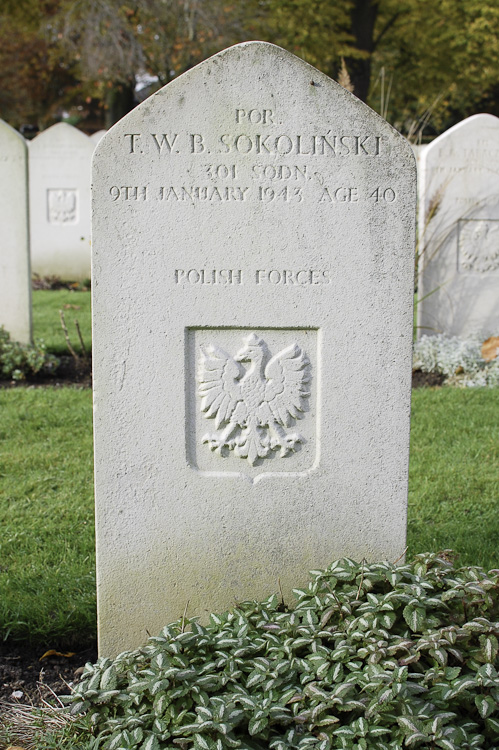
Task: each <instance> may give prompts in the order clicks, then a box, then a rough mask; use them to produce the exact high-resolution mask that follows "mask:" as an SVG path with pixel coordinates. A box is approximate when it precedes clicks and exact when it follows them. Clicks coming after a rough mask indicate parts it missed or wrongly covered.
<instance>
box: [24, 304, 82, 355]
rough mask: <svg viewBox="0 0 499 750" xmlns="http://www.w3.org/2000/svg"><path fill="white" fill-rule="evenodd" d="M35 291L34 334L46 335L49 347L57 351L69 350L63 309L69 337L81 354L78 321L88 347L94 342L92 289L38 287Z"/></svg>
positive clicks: (45, 339) (35, 335)
mask: <svg viewBox="0 0 499 750" xmlns="http://www.w3.org/2000/svg"><path fill="white" fill-rule="evenodd" d="M32 294H33V298H32V299H33V336H34V338H35V339H43V340H44V342H45V344H46V345H47V349H48V350H49V351H50V352H53V353H54V354H69V353H70V352H69V349H68V346H67V343H66V339H65V337H64V332H63V329H62V325H61V317H60V310H62V311H63V313H64V318H65V321H66V327H67V329H68V333H69V338H70V341H71V344H72V346H73V348H74V349H75V351H77V352H78V353H79V354H81V346H80V342H79V339H78V332H77V330H76V326H75V323H74V321H75V320H77V321H78V324H79V326H80V331H81V335H82V338H83V342H84V344H85V348H86V349H87V351H90V349H91V346H92V328H91V320H90V292H77V291H70V290H69V289H56V290H45V289H37V290H36V291H33V292H32Z"/></svg>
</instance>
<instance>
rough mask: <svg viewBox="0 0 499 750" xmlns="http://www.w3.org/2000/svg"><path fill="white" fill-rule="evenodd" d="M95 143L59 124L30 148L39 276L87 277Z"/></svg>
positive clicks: (35, 267) (34, 264) (33, 237)
mask: <svg viewBox="0 0 499 750" xmlns="http://www.w3.org/2000/svg"><path fill="white" fill-rule="evenodd" d="M94 148H95V143H94V142H93V141H92V140H91V139H90V138H89V137H88V136H87V135H85V133H82V132H81V131H80V130H78V129H77V128H74V127H73V126H72V125H68V124H67V123H63V122H61V123H58V124H57V125H53V126H52V127H51V128H48V129H47V130H45V131H43V132H42V133H40V135H37V136H36V138H34V139H33V140H32V141H31V142H30V145H29V170H30V213H31V262H32V270H33V271H34V273H37V274H39V275H40V276H59V277H60V278H62V279H67V280H81V279H86V278H89V277H90V174H91V161H92V154H93V151H94Z"/></svg>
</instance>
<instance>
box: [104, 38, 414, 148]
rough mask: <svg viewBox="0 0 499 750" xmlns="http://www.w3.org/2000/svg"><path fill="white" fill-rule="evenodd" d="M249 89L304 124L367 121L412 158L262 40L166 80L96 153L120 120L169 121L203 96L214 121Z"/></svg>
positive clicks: (360, 106) (367, 114)
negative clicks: (277, 103) (283, 106)
mask: <svg viewBox="0 0 499 750" xmlns="http://www.w3.org/2000/svg"><path fill="white" fill-rule="evenodd" d="M221 89H223V92H224V93H223V94H222V93H220V92H221ZM249 91H251V93H252V95H253V101H255V99H254V97H255V95H258V94H260V96H261V97H262V101H263V100H265V101H267V102H268V101H270V100H272V98H273V99H274V100H277V99H278V98H279V99H280V100H281V101H284V102H286V105H287V106H288V108H289V107H292V108H293V107H294V109H295V111H296V115H297V118H298V117H299V116H300V114H301V113H306V114H304V116H305V117H308V118H309V121H310V124H312V123H313V122H314V120H317V119H320V120H321V121H323V120H324V118H328V117H329V118H330V120H331V124H332V126H333V123H334V121H335V120H336V121H338V120H339V119H340V118H341V121H342V122H345V123H346V122H347V121H349V123H350V124H351V125H352V126H355V127H360V128H361V127H362V125H363V124H365V123H366V120H369V122H370V123H375V125H376V128H377V131H379V132H380V134H381V132H383V134H385V135H386V136H387V137H389V138H394V139H397V140H398V143H397V148H398V151H399V154H401V153H404V152H406V155H407V158H408V159H410V160H412V159H413V153H412V149H411V147H410V145H409V143H408V142H407V140H406V139H405V138H404V137H403V136H402V135H401V134H400V133H399V132H398V131H397V130H395V128H393V127H392V126H391V125H390V124H389V123H387V122H386V120H384V119H383V118H382V117H381V115H379V114H378V113H377V112H375V111H374V110H372V109H371V108H370V107H369V106H368V105H367V104H365V103H364V102H363V101H361V100H360V99H358V98H357V97H356V96H354V94H352V93H351V92H349V91H347V90H346V89H344V88H343V87H342V86H340V84H339V83H337V82H336V81H334V80H332V79H331V78H329V77H328V76H327V75H325V74H324V73H322V72H321V71H319V70H317V69H316V68H314V67H313V66H312V65H310V64H309V63H307V62H305V61H304V60H302V59H301V58H299V57H297V56H296V55H294V54H292V53H291V52H288V51H287V50H285V49H283V48H282V47H279V46H277V45H275V44H271V43H269V42H262V41H251V42H242V43H241V44H236V45H234V46H232V47H228V48H227V49H225V50H222V51H221V52H218V53H217V54H216V55H213V56H212V57H210V58H208V59H206V60H204V61H203V62H201V63H199V64H198V65H196V66H195V67H193V68H191V69H190V70H188V71H186V72H185V73H183V74H182V75H180V76H179V77H178V78H175V79H174V80H173V81H171V82H170V83H168V84H166V86H164V87H163V88H162V89H160V90H159V91H156V92H155V93H154V94H152V95H151V96H150V97H148V98H147V99H146V100H145V101H143V102H142V103H141V104H139V105H138V106H137V107H136V108H135V109H133V110H132V111H131V112H129V113H128V114H127V115H125V117H124V118H122V120H120V121H119V122H118V123H116V124H115V125H114V126H113V127H112V128H111V129H110V130H108V131H107V133H106V134H105V135H104V136H103V138H102V139H101V140H100V141H99V143H98V145H97V147H96V151H95V154H96V157H97V156H98V154H99V153H101V152H103V151H105V150H106V144H107V143H108V142H109V141H110V139H112V138H113V136H114V134H115V133H116V130H115V129H116V128H118V129H119V128H120V127H122V126H123V125H125V124H126V127H127V128H129V129H131V128H133V127H134V123H141V124H144V122H147V120H148V119H149V117H151V120H152V119H153V118H157V116H158V113H160V112H161V111H163V112H164V116H165V117H167V118H168V121H169V122H171V113H172V112H173V111H175V112H176V113H178V112H182V110H184V111H187V110H189V109H191V108H192V109H194V108H195V106H196V104H197V103H199V106H200V107H201V106H202V105H201V102H206V101H211V102H212V106H211V107H210V108H209V111H205V110H203V114H202V115H200V116H201V117H205V116H208V117H209V118H210V119H211V120H213V121H215V119H216V118H217V117H220V111H221V108H222V106H223V100H225V101H227V102H233V101H234V100H235V98H237V97H239V100H240V101H241V102H242V101H243V100H245V99H247V98H248V92H249ZM332 95H333V96H332ZM167 100H170V101H168V103H167ZM241 106H243V105H242V104H241ZM199 111H200V112H201V111H202V110H201V109H200V110H199ZM113 131H114V132H113ZM130 132H131V130H130ZM405 146H406V148H405Z"/></svg>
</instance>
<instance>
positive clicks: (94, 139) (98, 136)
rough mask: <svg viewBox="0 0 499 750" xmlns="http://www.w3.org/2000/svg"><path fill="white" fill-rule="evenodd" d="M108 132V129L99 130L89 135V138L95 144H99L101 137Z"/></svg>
mask: <svg viewBox="0 0 499 750" xmlns="http://www.w3.org/2000/svg"><path fill="white" fill-rule="evenodd" d="M106 132H107V131H106V130H97V131H96V132H95V133H92V135H91V136H89V138H90V140H91V141H92V142H93V144H94V146H97V144H98V143H99V141H100V139H101V138H102V136H103V135H105V134H106Z"/></svg>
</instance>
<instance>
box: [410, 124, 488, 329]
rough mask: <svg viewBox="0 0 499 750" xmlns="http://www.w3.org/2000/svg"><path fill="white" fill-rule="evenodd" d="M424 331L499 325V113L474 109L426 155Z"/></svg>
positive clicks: (421, 221) (421, 315)
mask: <svg viewBox="0 0 499 750" xmlns="http://www.w3.org/2000/svg"><path fill="white" fill-rule="evenodd" d="M420 178H421V180H420V185H421V188H420V195H421V197H420V216H419V237H420V240H419V245H420V250H421V251H422V254H421V256H420V264H419V285H418V298H419V299H420V300H421V301H420V302H419V303H418V332H419V334H420V335H421V334H433V333H445V334H448V335H452V336H462V337H466V336H469V335H473V334H480V333H481V334H482V335H484V336H487V335H490V334H495V333H497V332H499V119H498V118H497V117H494V116H493V115H485V114H481V115H473V117H469V118H468V119H467V120H464V121H463V122H460V123H459V124H458V125H455V126H454V127H452V128H450V129H449V130H448V131H447V132H446V133H443V134H442V135H441V136H439V137H438V138H435V140H434V141H433V142H432V143H431V144H430V145H429V146H427V147H426V148H425V149H424V150H423V152H422V154H421V157H420Z"/></svg>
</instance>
